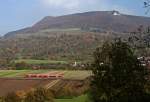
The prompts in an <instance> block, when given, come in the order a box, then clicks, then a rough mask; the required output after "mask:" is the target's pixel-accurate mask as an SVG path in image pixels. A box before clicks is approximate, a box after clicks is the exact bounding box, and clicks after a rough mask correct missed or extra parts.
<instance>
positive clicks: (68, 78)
mask: <svg viewBox="0 0 150 102" xmlns="http://www.w3.org/2000/svg"><path fill="white" fill-rule="evenodd" d="M54 72H57V73H64V77H63V78H61V79H57V78H56V79H54V78H52V79H51V78H26V77H25V76H26V75H27V74H45V73H54ZM89 76H91V71H68V70H0V83H2V84H0V87H1V88H0V96H2V95H5V94H7V93H9V92H17V91H24V90H26V91H27V90H30V89H32V88H37V87H45V88H46V89H51V88H52V89H53V87H54V89H57V91H59V90H60V89H61V88H63V87H64V86H66V85H67V86H71V87H76V86H78V85H80V84H81V83H84V80H85V79H86V78H87V77H89ZM81 85H82V84H81ZM58 101H59V100H58Z"/></svg>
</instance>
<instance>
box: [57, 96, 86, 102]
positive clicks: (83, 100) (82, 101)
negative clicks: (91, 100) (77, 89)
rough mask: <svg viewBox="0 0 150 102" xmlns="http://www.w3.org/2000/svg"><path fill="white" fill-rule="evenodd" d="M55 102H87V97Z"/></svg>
mask: <svg viewBox="0 0 150 102" xmlns="http://www.w3.org/2000/svg"><path fill="white" fill-rule="evenodd" d="M55 102H87V95H82V96H79V97H76V98H73V99H56V100H55Z"/></svg>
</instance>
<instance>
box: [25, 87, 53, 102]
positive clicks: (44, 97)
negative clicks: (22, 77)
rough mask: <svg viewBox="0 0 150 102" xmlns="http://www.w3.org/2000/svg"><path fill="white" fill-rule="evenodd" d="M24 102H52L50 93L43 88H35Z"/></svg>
mask: <svg viewBox="0 0 150 102" xmlns="http://www.w3.org/2000/svg"><path fill="white" fill-rule="evenodd" d="M24 101H25V102H53V95H52V93H51V91H49V90H46V89H44V88H37V89H36V90H35V91H32V92H29V93H28V94H27V96H26V98H25V100H24Z"/></svg>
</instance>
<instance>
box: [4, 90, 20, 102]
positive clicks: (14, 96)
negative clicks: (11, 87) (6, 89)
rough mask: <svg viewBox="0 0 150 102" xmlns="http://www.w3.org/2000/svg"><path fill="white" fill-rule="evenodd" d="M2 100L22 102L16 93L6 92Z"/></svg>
mask: <svg viewBox="0 0 150 102" xmlns="http://www.w3.org/2000/svg"><path fill="white" fill-rule="evenodd" d="M2 102H22V100H21V98H20V97H19V96H18V95H17V94H16V93H14V92H13V93H8V94H7V95H6V96H5V97H3V98H2Z"/></svg>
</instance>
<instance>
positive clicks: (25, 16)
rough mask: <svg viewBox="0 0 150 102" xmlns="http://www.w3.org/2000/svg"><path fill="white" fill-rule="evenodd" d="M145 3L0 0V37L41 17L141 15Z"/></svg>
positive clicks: (124, 0)
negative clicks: (98, 13)
mask: <svg viewBox="0 0 150 102" xmlns="http://www.w3.org/2000/svg"><path fill="white" fill-rule="evenodd" d="M143 1H146V0H0V35H3V34H5V33H7V32H9V31H14V30H17V29H21V28H24V27H28V26H32V25H33V24H35V23H36V22H37V21H39V20H41V19H42V18H43V17H45V16H59V15H66V14H72V13H78V12H87V11H108V10H109V11H110V10H118V11H120V12H121V13H125V14H132V15H139V16H149V17H150V14H147V15H145V11H146V10H145V9H144V7H143Z"/></svg>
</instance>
